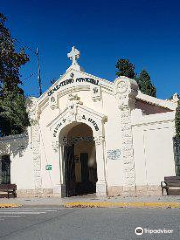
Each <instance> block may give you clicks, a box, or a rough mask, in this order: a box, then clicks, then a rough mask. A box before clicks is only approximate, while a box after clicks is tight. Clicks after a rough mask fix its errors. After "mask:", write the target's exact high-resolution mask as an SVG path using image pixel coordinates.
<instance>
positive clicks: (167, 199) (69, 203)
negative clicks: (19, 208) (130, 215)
mask: <svg viewBox="0 0 180 240" xmlns="http://www.w3.org/2000/svg"><path fill="white" fill-rule="evenodd" d="M3 204H16V205H23V206H62V207H64V206H65V207H169V208H171V207H172V208H173V207H176V208H180V196H160V197H158V196H153V197H152V196H151V197H96V196H95V195H86V196H74V197H69V198H39V197H36V198H15V199H14V198H10V199H8V198H0V205H3Z"/></svg>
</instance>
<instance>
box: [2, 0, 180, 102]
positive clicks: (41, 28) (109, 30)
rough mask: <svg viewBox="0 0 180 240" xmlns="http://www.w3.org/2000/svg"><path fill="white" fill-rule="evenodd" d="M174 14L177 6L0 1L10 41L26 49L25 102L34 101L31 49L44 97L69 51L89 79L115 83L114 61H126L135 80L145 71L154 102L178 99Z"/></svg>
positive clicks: (96, 0) (179, 33) (159, 1)
mask: <svg viewBox="0 0 180 240" xmlns="http://www.w3.org/2000/svg"><path fill="white" fill-rule="evenodd" d="M179 9H180V1H179V0H171V1H169V0H129V1H128V0H108V1H107V0H83V1H82V0H79V1H78V0H74V1H73V0H63V1H62V0H30V1H24V0H8V1H6V0H0V11H1V12H2V13H3V14H4V15H5V16H6V17H7V18H8V21H7V23H6V26H7V27H8V28H9V29H10V31H11V34H12V37H14V38H16V39H18V41H19V42H21V43H22V46H27V47H28V48H29V49H28V48H26V52H27V54H28V55H29V57H30V61H29V62H28V63H27V64H26V65H24V66H23V67H22V69H21V75H22V77H21V79H22V81H23V89H24V90H25V94H26V95H27V96H31V95H32V96H38V83H37V82H38V80H37V61H36V55H35V54H34V52H35V51H36V48H37V47H38V48H39V57H40V65H41V78H42V85H43V92H44V91H46V90H47V89H48V88H49V87H50V86H51V83H50V82H51V80H52V79H58V78H59V76H60V75H62V74H64V73H65V71H66V69H67V68H68V67H69V66H70V64H71V62H70V60H69V59H68V58H67V53H68V52H70V50H71V47H72V46H75V47H76V48H77V49H78V50H79V51H80V52H81V57H80V59H79V61H78V62H79V64H80V65H81V66H82V67H83V68H84V69H85V71H86V72H88V73H90V74H93V75H95V76H97V77H102V78H105V79H107V80H109V81H114V80H115V78H116V75H115V73H116V68H115V65H116V62H117V60H118V59H120V58H127V59H129V61H130V62H132V63H133V64H134V65H135V67H136V69H135V71H136V73H137V74H138V73H140V71H141V70H142V69H146V70H147V71H148V73H149V74H150V76H151V80H152V82H153V83H154V85H155V86H156V88H157V97H158V98H162V99H167V98H169V97H171V96H172V95H173V94H174V93H176V92H177V93H179V94H180V14H179ZM20 46H21V45H20V44H19V43H17V47H20ZM30 49H31V50H30Z"/></svg>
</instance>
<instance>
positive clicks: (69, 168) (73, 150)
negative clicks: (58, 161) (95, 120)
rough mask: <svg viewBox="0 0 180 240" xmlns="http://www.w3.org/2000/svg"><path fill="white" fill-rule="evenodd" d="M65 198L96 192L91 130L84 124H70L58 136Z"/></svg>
mask: <svg viewBox="0 0 180 240" xmlns="http://www.w3.org/2000/svg"><path fill="white" fill-rule="evenodd" d="M60 142H61V143H63V146H64V147H63V148H64V149H63V151H62V155H63V156H62V160H63V168H64V171H63V172H64V180H65V181H64V182H65V186H66V196H67V197H69V196H74V195H83V194H90V193H95V192H96V182H97V164H96V151H95V142H94V138H93V132H92V129H91V128H90V127H89V126H88V125H86V124H85V123H76V124H70V126H68V127H67V129H65V130H64V131H63V132H62V134H61V135H60Z"/></svg>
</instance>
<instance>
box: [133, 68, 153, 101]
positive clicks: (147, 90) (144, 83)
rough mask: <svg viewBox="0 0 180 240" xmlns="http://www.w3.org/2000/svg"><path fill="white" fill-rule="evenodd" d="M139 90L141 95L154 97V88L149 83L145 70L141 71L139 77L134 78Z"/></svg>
mask: <svg viewBox="0 0 180 240" xmlns="http://www.w3.org/2000/svg"><path fill="white" fill-rule="evenodd" d="M136 81H137V84H138V86H139V89H140V91H141V92H142V93H144V94H147V95H149V96H152V97H156V88H155V86H154V85H153V84H152V83H151V78H150V76H149V74H148V72H147V71H146V70H144V69H143V70H142V71H141V73H140V74H139V76H138V77H137V78H136Z"/></svg>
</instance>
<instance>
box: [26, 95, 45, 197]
mask: <svg viewBox="0 0 180 240" xmlns="http://www.w3.org/2000/svg"><path fill="white" fill-rule="evenodd" d="M27 112H28V115H29V121H30V124H31V131H32V132H31V137H32V139H31V142H32V151H33V166H34V186H35V193H36V194H38V195H39V194H40V195H41V194H42V177H41V155H40V132H39V131H40V130H39V129H40V128H39V111H38V103H37V99H36V98H29V99H28V100H27Z"/></svg>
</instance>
